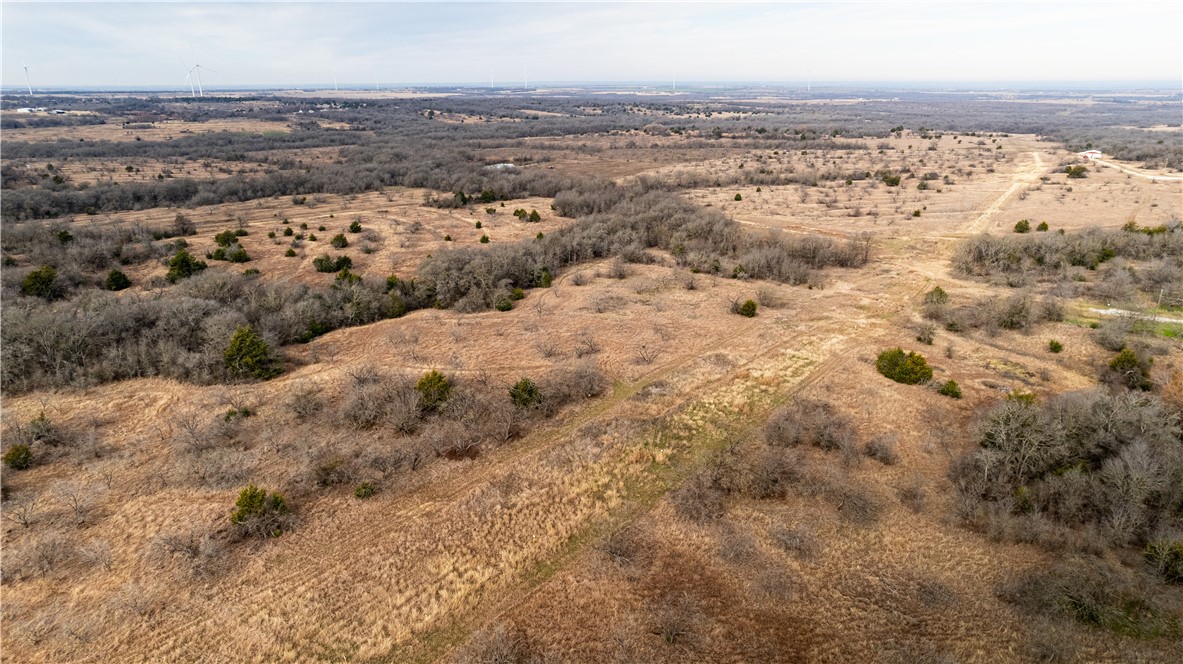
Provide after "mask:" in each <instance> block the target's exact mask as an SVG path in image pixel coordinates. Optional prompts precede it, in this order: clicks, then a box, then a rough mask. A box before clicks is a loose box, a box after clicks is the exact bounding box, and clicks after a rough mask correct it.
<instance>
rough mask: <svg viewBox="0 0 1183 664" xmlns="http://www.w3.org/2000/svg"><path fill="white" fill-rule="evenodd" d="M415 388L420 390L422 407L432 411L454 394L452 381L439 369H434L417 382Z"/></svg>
mask: <svg viewBox="0 0 1183 664" xmlns="http://www.w3.org/2000/svg"><path fill="white" fill-rule="evenodd" d="M415 390H416V391H417V392H419V405H420V407H421V408H422V409H423V410H424V411H427V412H431V411H434V410H437V409H438V408H439V407H440V406H442V405H444V403H445V402H447V400H448V397H449V396H450V395H451V394H452V382H451V381H449V380H448V379H447V377H446V376H444V375H443V374H442V373H440V372H439V371H436V370H435V369H432V370H431V371H428V372H427V373H425V374H423V377H422V378H420V379H419V382H417V383H415Z"/></svg>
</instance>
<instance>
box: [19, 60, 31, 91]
mask: <svg viewBox="0 0 1183 664" xmlns="http://www.w3.org/2000/svg"><path fill="white" fill-rule="evenodd" d="M21 67H24V69H25V85H26V86H28V88H29V96H30V97H32V96H33V83H32V82H31V81H30V80H29V65H27V64H25V63H23V62H22V63H21Z"/></svg>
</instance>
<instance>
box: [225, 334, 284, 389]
mask: <svg viewBox="0 0 1183 664" xmlns="http://www.w3.org/2000/svg"><path fill="white" fill-rule="evenodd" d="M222 356H223V358H224V360H225V363H226V370H227V371H228V372H230V375H231V376H235V377H237V378H257V379H260V380H265V379H267V378H272V377H274V376H277V375H279V373H280V372H281V369H280V368H279V361H278V360H277V359H276V358H275V357H274V356H273V355H272V354H271V346H270V345H269V344H268V343H267V342H266V341H264V340H263V337H261V336H259V333H258V332H255V331H254V330H253V329H251V326H250V325H246V326H244V327H239V328H238V329H237V330H235V332H234V336H233V337H231V339H230V345H228V346H227V347H226V350H225V352H223V354H222Z"/></svg>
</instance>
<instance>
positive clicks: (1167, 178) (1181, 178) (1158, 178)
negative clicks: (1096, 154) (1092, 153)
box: [1093, 159, 1183, 182]
mask: <svg viewBox="0 0 1183 664" xmlns="http://www.w3.org/2000/svg"><path fill="white" fill-rule="evenodd" d="M1093 161H1094V162H1095V163H1098V164H1101V165H1102V166H1108V167H1110V168H1116V169H1117V170H1119V171H1121V172H1123V173H1129V174H1130V175H1134V176H1137V177H1140V178H1143V179H1146V180H1150V181H1151V182H1183V175H1151V174H1150V173H1146V172H1144V171H1140V170H1138V169H1136V168H1131V167H1129V166H1123V165H1121V164H1118V163H1115V162H1112V161H1107V160H1105V159H1094V160H1093Z"/></svg>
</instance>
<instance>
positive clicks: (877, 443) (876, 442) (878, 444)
mask: <svg viewBox="0 0 1183 664" xmlns="http://www.w3.org/2000/svg"><path fill="white" fill-rule="evenodd" d="M895 442H896V439H895V436H894V435H879V436H876V437H874V438H872V439H871V440H869V441H867V444H866V446H864V447H863V453H864V454H866V455H867V456H868V457H870V458H872V459H874V460H876V461H878V462H879V463H881V464H883V465H885V466H894V465H896V464H897V463H899V462H900V455H899V454H898V453H897V452H896V450H895Z"/></svg>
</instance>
